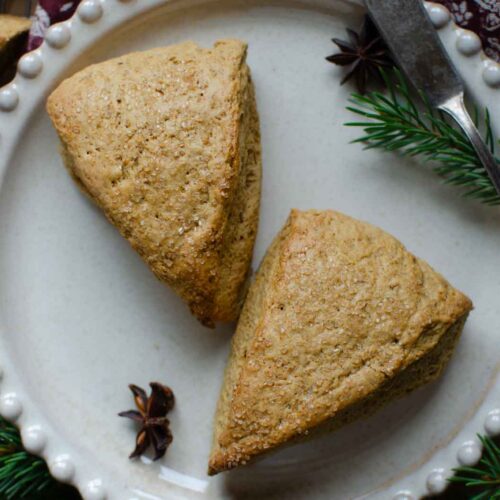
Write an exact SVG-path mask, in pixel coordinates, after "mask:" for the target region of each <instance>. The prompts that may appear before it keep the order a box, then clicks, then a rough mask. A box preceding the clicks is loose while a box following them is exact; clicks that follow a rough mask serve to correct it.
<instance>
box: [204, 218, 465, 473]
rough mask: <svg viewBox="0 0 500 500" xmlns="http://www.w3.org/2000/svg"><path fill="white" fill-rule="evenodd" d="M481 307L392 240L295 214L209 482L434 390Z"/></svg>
mask: <svg viewBox="0 0 500 500" xmlns="http://www.w3.org/2000/svg"><path fill="white" fill-rule="evenodd" d="M471 308H472V304H471V302H470V300H469V299H468V298H467V297H465V296H464V295H463V294H462V293H460V292H459V291H457V290H455V289H454V288H453V287H452V286H451V285H450V284H449V283H448V282H447V281H446V280H445V279H444V278H443V277H441V276H440V275H439V274H438V273H436V272H435V271H434V270H433V269H431V267H429V265H428V264H426V263H425V262H423V261H421V260H420V259H417V258H416V257H414V256H413V255H412V254H410V253H409V252H408V251H407V250H406V249H405V247H404V246H403V245H402V244H401V243H399V242H398V241H397V240H396V239H395V238H393V237H392V236H390V235H389V234H387V233H385V232H383V231H382V230H380V229H378V228H376V227H374V226H371V225H370V224H367V223H364V222H360V221H357V220H354V219H352V218H350V217H347V216H345V215H342V214H340V213H337V212H333V211H308V212H299V211H297V210H294V211H292V213H291V215H290V218H289V220H288V222H287V224H286V226H285V227H284V229H283V230H282V231H281V233H280V234H279V235H278V237H277V238H276V239H275V241H274V243H273V245H272V246H271V248H270V249H269V251H268V252H267V255H266V257H265V258H264V261H263V263H262V265H261V268H260V269H259V272H258V274H257V278H256V281H255V282H254V283H253V284H252V286H251V288H250V291H249V294H248V298H247V300H246V303H245V305H244V307H243V311H242V313H241V316H240V320H239V324H238V329H237V332H236V335H235V337H234V339H233V345H232V353H231V356H230V360H229V364H228V367H227V368H226V374H225V380H224V385H223V388H222V393H221V397H220V400H219V405H218V409H217V415H216V418H215V432H214V443H213V449H212V452H211V456H210V461H209V474H216V473H218V472H221V471H224V470H227V469H231V468H233V467H236V466H238V465H242V464H245V463H247V462H248V461H249V460H252V459H253V458H255V457H258V456H259V455H261V454H263V453H266V452H268V451H271V450H273V449H275V448H277V447H279V446H281V445H284V444H287V443H292V442H294V441H296V440H299V439H301V438H303V437H304V436H306V435H307V434H309V433H313V431H318V430H333V429H336V428H338V427H340V426H342V425H344V424H346V423H348V422H350V421H352V420H354V419H356V418H358V417H361V416H364V415H368V414H370V413H372V412H373V411H374V410H376V409H377V408H378V407H380V406H381V405H382V404H383V403H385V402H387V401H389V400H391V399H393V398H395V397H398V396H402V395H404V394H406V393H407V392H409V391H411V390H412V389H415V388H416V387H418V386H419V385H421V384H424V383H426V382H429V381H431V380H433V379H435V378H436V377H437V376H438V375H439V374H440V373H441V370H442V369H443V367H444V365H445V364H446V362H447V361H448V359H449V357H450V355H451V353H452V350H453V347H454V345H455V343H456V341H457V339H458V337H459V334H460V332H461V330H462V327H463V324H464V322H465V319H466V317H467V314H468V312H469V311H470V310H471Z"/></svg>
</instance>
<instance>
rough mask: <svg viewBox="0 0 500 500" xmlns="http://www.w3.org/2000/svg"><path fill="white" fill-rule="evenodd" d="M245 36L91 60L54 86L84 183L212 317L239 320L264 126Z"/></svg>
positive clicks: (195, 306) (58, 114) (52, 106)
mask: <svg viewBox="0 0 500 500" xmlns="http://www.w3.org/2000/svg"><path fill="white" fill-rule="evenodd" d="M246 49H247V46H246V44H245V43H243V42H241V41H238V40H222V41H219V42H217V43H216V44H215V45H214V47H213V48H212V49H204V48H200V47H198V46H197V45H196V44H194V43H193V42H187V43H183V44H180V45H174V46H170V47H166V48H159V49H154V50H149V51H147V52H137V53H132V54H129V55H126V56H124V57H120V58H117V59H113V60H110V61H106V62H103V63H101V64H97V65H94V66H90V67H88V68H86V69H84V70H83V71H80V72H79V73H77V74H76V75H74V76H73V77H71V78H69V79H68V80H65V81H64V82H63V83H62V84H61V85H60V86H59V87H58V88H57V89H56V90H55V91H54V93H53V94H52V95H51V96H50V98H49V100H48V104H47V109H48V112H49V115H50V117H51V119H52V121H53V123H54V125H55V128H56V129H57V132H58V134H59V137H60V139H61V142H62V145H63V156H64V159H65V163H66V165H67V167H68V169H69V170H70V172H71V174H72V175H73V177H74V178H75V180H76V181H77V182H78V184H79V185H80V187H81V188H82V189H83V190H84V191H85V192H86V193H87V194H88V195H89V196H90V197H91V198H92V199H93V200H94V201H95V202H96V203H97V204H98V205H99V206H100V207H101V208H102V209H103V210H104V212H105V214H106V216H107V217H108V218H109V220H110V221H111V222H112V223H113V224H114V225H115V226H116V227H117V228H118V229H119V230H120V232H121V233H122V235H123V236H124V237H125V238H127V239H128V241H129V242H130V243H131V245H132V246H133V247H134V248H135V249H136V250H137V252H139V254H140V255H141V256H142V258H143V259H144V260H145V261H146V262H147V263H148V265H149V266H150V267H151V269H152V270H153V272H154V273H155V274H156V275H157V276H158V278H159V279H160V280H162V281H164V282H166V283H168V284H169V285H171V286H172V287H173V288H174V289H175V290H176V292H177V293H178V294H179V295H180V296H181V297H182V298H183V299H184V300H185V301H186V302H187V303H188V304H189V306H190V308H191V310H192V312H193V313H194V314H195V315H196V316H197V317H198V318H199V319H200V320H201V321H202V322H203V323H204V324H206V325H208V326H213V324H214V323H215V322H216V321H231V320H234V319H236V318H237V316H238V314H239V310H240V306H241V302H242V294H243V292H244V283H245V281H246V277H247V274H248V269H249V266H250V261H251V256H252V251H253V245H254V241H255V235H256V231H257V223H258V212H259V201H260V180H261V161H260V136H259V120H258V115H257V109H256V103H255V95H254V89H253V84H252V81H251V78H250V72H249V68H248V66H247V65H246V62H245V59H246Z"/></svg>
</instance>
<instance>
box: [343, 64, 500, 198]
mask: <svg viewBox="0 0 500 500" xmlns="http://www.w3.org/2000/svg"><path fill="white" fill-rule="evenodd" d="M383 78H384V82H385V84H386V86H387V93H386V94H384V93H381V92H370V93H368V94H365V95H361V94H356V93H354V94H352V95H351V99H349V101H350V103H351V105H349V106H348V107H347V109H348V110H349V111H351V112H352V113H355V114H356V115H358V116H360V117H361V119H360V120H356V121H352V122H348V123H346V124H345V125H347V126H348V127H359V128H361V129H363V135H362V136H361V137H359V138H358V139H356V140H354V141H353V142H355V143H364V144H365V148H366V149H373V148H376V149H382V150H385V151H392V152H394V151H397V152H399V153H400V154H402V155H405V156H411V157H419V158H422V159H423V160H424V161H425V162H430V163H431V165H432V169H433V170H434V172H435V173H436V174H438V175H439V176H440V177H442V178H443V179H444V180H445V182H446V183H447V184H452V185H455V186H459V187H461V188H462V192H463V195H464V196H466V197H469V198H474V199H477V200H479V201H480V202H482V203H484V204H486V205H500V196H499V195H498V193H497V192H496V190H495V187H494V186H493V184H492V182H491V180H490V178H489V176H488V174H487V172H486V170H485V169H484V167H483V165H482V164H481V162H480V160H479V158H478V156H477V154H476V152H475V150H474V148H473V147H472V145H471V143H470V141H469V139H468V137H467V136H466V135H465V133H464V132H463V131H462V130H461V129H459V128H457V127H455V125H454V124H452V121H451V119H449V118H448V117H447V116H446V115H445V114H444V113H443V112H440V111H435V110H434V109H432V107H431V106H430V104H429V103H428V102H427V100H426V99H425V98H424V97H423V96H421V99H419V98H418V96H415V95H414V94H412V92H411V91H410V88H409V85H408V82H407V81H406V79H405V77H404V76H403V75H402V73H401V72H400V71H398V70H397V69H395V70H393V71H392V72H391V73H386V72H383ZM475 120H476V123H477V122H479V114H478V113H477V110H476V114H475ZM482 128H483V129H484V133H485V140H486V143H487V144H488V146H489V148H490V149H491V151H492V152H493V153H495V140H494V136H493V129H492V127H491V123H490V115H489V112H488V110H485V117H484V123H483V127H482ZM497 162H499V163H500V160H499V159H498V158H497Z"/></svg>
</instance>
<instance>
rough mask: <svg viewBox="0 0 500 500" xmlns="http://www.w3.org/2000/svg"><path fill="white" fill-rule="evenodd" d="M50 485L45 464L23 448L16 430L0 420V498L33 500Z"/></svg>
mask: <svg viewBox="0 0 500 500" xmlns="http://www.w3.org/2000/svg"><path fill="white" fill-rule="evenodd" d="M53 482H54V479H52V477H51V476H50V473H49V470H48V468H47V465H46V464H45V462H44V461H43V460H42V459H41V458H38V457H35V456H33V455H30V454H29V453H28V452H26V451H25V450H24V449H23V446H22V443H21V437H20V435H19V431H18V430H17V429H16V427H14V426H13V425H11V424H9V423H8V422H6V421H5V420H3V419H0V498H2V499H3V498H4V499H5V500H13V499H17V498H30V499H34V498H37V497H38V496H40V495H41V494H42V493H43V492H44V491H45V490H47V488H48V487H49V486H50V485H51V484H53Z"/></svg>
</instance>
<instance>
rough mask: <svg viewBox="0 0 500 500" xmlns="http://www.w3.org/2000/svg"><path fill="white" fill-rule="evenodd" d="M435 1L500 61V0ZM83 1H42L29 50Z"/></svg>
mask: <svg viewBox="0 0 500 500" xmlns="http://www.w3.org/2000/svg"><path fill="white" fill-rule="evenodd" d="M145 1H147V0H145ZM434 1H435V2H437V3H441V4H443V5H444V6H446V7H447V8H448V9H449V10H450V11H451V13H452V14H453V17H454V18H455V22H456V23H457V24H458V25H459V26H462V27H464V28H467V29H470V30H472V31H475V32H476V33H477V34H478V35H479V37H480V38H481V40H482V42H483V47H484V51H485V52H486V54H487V55H488V56H489V57H491V58H492V59H494V60H495V61H498V62H500V0H434ZM79 3H80V0H39V3H38V6H37V8H36V11H35V16H34V21H33V27H32V28H31V33H30V38H29V42H28V50H32V49H35V48H36V47H38V46H39V45H40V44H41V43H42V41H43V37H44V34H45V31H46V30H47V28H48V27H49V26H50V25H51V24H54V23H58V22H60V21H64V20H65V19H68V18H69V17H70V16H71V15H72V14H73V12H74V11H75V9H76V7H77V6H78V4H79Z"/></svg>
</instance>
